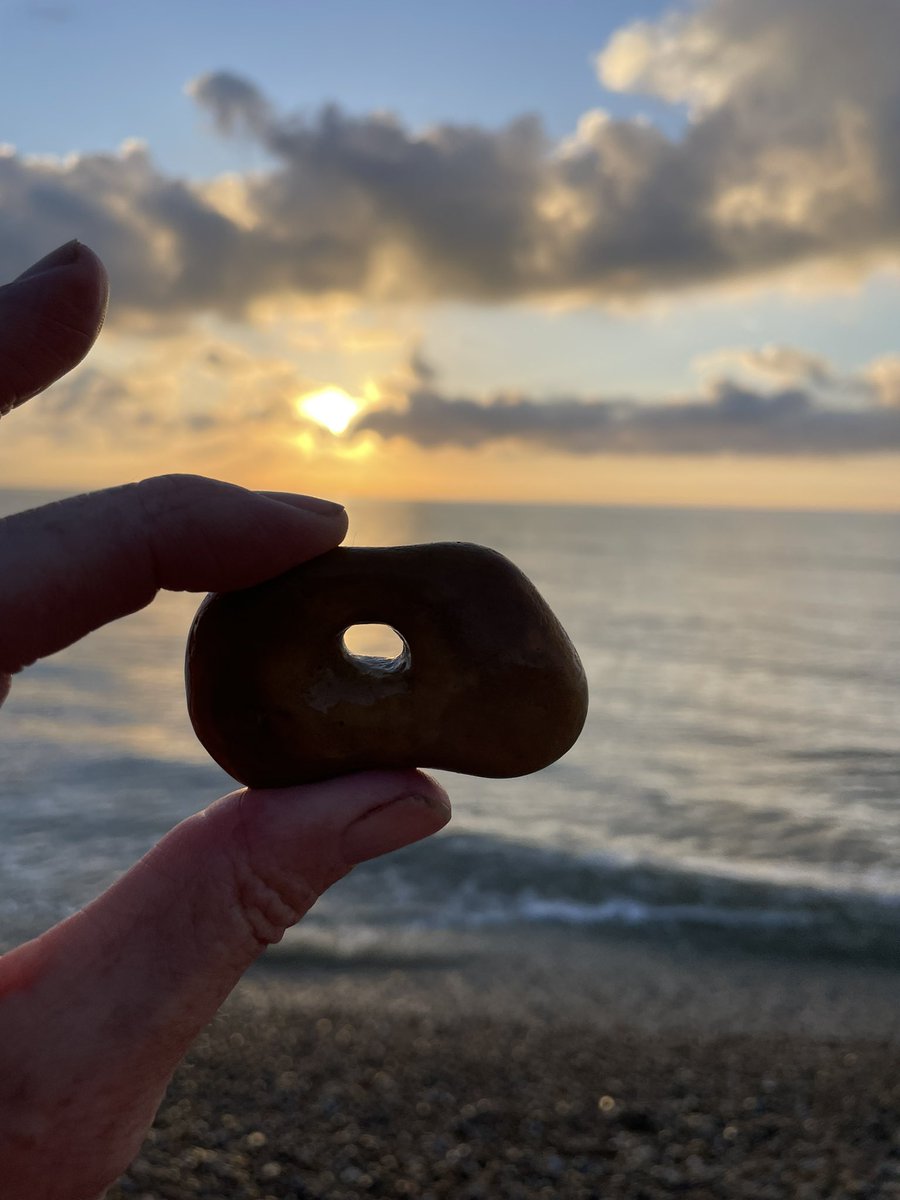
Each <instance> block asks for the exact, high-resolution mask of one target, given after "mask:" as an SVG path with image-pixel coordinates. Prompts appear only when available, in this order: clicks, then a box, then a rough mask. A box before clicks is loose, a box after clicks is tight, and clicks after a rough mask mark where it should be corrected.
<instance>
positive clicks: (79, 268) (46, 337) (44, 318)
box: [0, 241, 109, 414]
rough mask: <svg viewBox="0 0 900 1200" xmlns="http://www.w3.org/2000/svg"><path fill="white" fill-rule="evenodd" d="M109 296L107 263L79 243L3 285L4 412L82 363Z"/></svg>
mask: <svg viewBox="0 0 900 1200" xmlns="http://www.w3.org/2000/svg"><path fill="white" fill-rule="evenodd" d="M108 298H109V282H108V280H107V277H106V270H105V268H104V266H103V263H101V261H100V259H99V258H98V257H97V256H96V254H94V252H93V250H89V249H88V247H87V246H84V245H82V244H81V243H80V242H77V241H75V242H67V243H66V245H64V246H60V247H58V249H56V250H54V251H53V252H52V253H51V254H48V255H47V256H46V257H45V258H42V259H41V260H40V262H36V263H35V264H34V265H33V266H31V267H29V268H28V270H27V271H24V272H23V273H22V274H21V275H20V276H19V277H18V279H14V280H13V281H12V283H7V284H6V285H5V286H3V287H0V414H4V413H7V412H9V411H10V409H12V408H15V407H16V405H18V404H21V403H23V401H25V400H28V399H29V398H30V397H31V396H36V395H37V393H38V392H42V391H43V390H44V388H46V387H49V386H50V384H51V383H53V381H54V380H56V379H59V377H60V376H61V375H65V373H66V372H67V371H71V370H72V368H73V367H74V366H77V364H78V363H80V362H81V360H82V359H83V358H84V356H85V355H86V354H87V352H88V350H90V348H91V346H92V345H93V344H94V341H95V339H96V337H97V334H98V333H99V332H100V327H101V326H102V324H103V318H104V317H105V315H106V304H107V300H108Z"/></svg>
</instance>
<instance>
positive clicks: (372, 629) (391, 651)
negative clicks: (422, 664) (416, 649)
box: [341, 625, 409, 667]
mask: <svg viewBox="0 0 900 1200" xmlns="http://www.w3.org/2000/svg"><path fill="white" fill-rule="evenodd" d="M341 641H342V644H343V647H344V653H345V654H347V655H349V656H350V657H351V658H363V659H373V658H374V659H378V660H380V663H381V664H382V665H384V666H392V667H393V666H399V665H400V663H401V661H404V662H405V661H406V659H407V657H408V654H409V651H408V650H407V646H406V642H404V640H403V638H402V637H401V636H400V634H399V633H398V632H397V630H396V629H391V627H390V625H351V626H350V627H349V628H348V629H345V630H344V632H343V635H342V637H341Z"/></svg>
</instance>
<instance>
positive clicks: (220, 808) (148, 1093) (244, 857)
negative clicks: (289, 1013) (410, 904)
mask: <svg viewBox="0 0 900 1200" xmlns="http://www.w3.org/2000/svg"><path fill="white" fill-rule="evenodd" d="M449 817H450V807H449V802H448V800H447V798H446V795H445V794H444V792H443V790H442V789H441V788H440V787H439V786H438V784H436V783H435V782H434V781H433V780H431V779H430V778H428V776H426V775H424V774H422V773H421V772H418V771H413V770H402V771H401V770H398V771H373V772H364V773H360V774H357V775H350V776H347V777H345V778H342V779H335V780H330V781H328V782H326V783H320V784H314V785H309V786H305V787H297V788H285V789H278V790H270V791H256V790H252V789H250V790H243V791H238V792H233V793H232V794H231V795H229V796H225V797H224V798H223V799H221V800H219V801H217V802H216V803H215V804H213V805H211V806H210V807H209V808H207V809H206V810H204V811H203V812H201V813H198V814H196V815H195V816H193V817H190V818H189V819H188V820H186V821H184V822H182V823H181V824H180V825H178V826H177V827H176V828H175V829H173V830H172V832H171V833H169V834H168V835H167V836H166V837H165V838H164V839H163V840H162V841H161V842H160V843H159V844H158V845H157V846H156V847H155V848H154V849H153V850H151V851H150V853H149V854H148V855H147V856H146V857H145V858H143V859H142V860H141V861H140V862H139V863H138V864H137V865H136V866H135V867H134V868H132V870H131V871H129V872H128V873H127V874H125V875H124V876H123V877H122V878H121V879H120V880H119V881H118V882H117V883H116V884H114V885H113V887H111V888H110V889H109V890H108V891H107V892H105V893H104V894H103V895H102V896H101V897H100V898H99V899H98V900H96V901H94V903H93V904H91V905H89V906H88V907H87V908H86V909H84V910H83V911H82V912H80V913H78V914H76V915H75V916H74V917H71V918H70V919H69V920H67V921H64V922H63V923H62V924H60V925H57V926H56V927H55V928H53V929H51V930H50V931H49V932H48V933H46V934H44V935H43V936H42V937H40V938H38V939H36V940H35V941H34V942H30V943H28V944H27V945H25V946H22V947H20V948H19V949H18V950H16V951H13V952H12V953H11V954H9V955H7V956H5V957H4V958H3V959H0V1023H2V1026H3V1033H4V1039H3V1045H0V1079H3V1080H4V1082H6V1081H10V1083H11V1084H13V1085H15V1084H19V1085H21V1089H20V1091H19V1093H18V1094H25V1095H28V1096H29V1097H31V1098H32V1104H33V1105H34V1104H37V1105H38V1106H39V1107H43V1108H44V1110H45V1111H47V1112H50V1113H52V1114H53V1123H52V1127H53V1131H54V1132H53V1136H52V1137H50V1138H49V1141H50V1143H52V1145H49V1144H48V1142H47V1141H44V1142H43V1144H42V1147H41V1161H40V1169H41V1171H42V1172H45V1173H46V1172H48V1171H49V1170H50V1164H51V1163H52V1162H53V1161H55V1155H56V1154H57V1153H58V1155H59V1159H60V1163H62V1164H65V1169H66V1171H67V1172H71V1171H72V1170H73V1164H75V1163H84V1164H85V1171H86V1172H87V1174H86V1175H85V1178H84V1186H85V1188H86V1189H87V1188H94V1189H95V1191H99V1190H101V1188H102V1187H104V1186H106V1185H107V1184H108V1183H109V1182H110V1181H111V1180H112V1179H114V1178H116V1176H117V1175H118V1174H120V1173H121V1171H122V1170H123V1169H124V1168H125V1166H126V1165H127V1164H128V1162H130V1160H131V1158H132V1157H133V1156H134V1154H135V1153H136V1152H137V1149H138V1147H139V1145H140V1142H141V1141H142V1139H143V1136H144V1132H145V1131H146V1129H147V1127H148V1126H149V1124H150V1123H151V1122H152V1120H153V1116H154V1113H155V1111H156V1108H157V1106H158V1104H159V1102H160V1100H161V1098H162V1095H163V1093H164V1091H165V1087H166V1084H167V1083H168V1080H169V1077H170V1076H171V1074H172V1071H173V1070H174V1068H175V1067H176V1065H177V1064H178V1062H179V1060H180V1059H181V1057H182V1056H183V1055H184V1053H185V1051H186V1050H187V1048H188V1046H189V1045H190V1043H191V1041H192V1040H193V1039H194V1037H195V1036H196V1035H197V1033H198V1032H199V1031H200V1030H201V1029H202V1028H203V1026H204V1025H206V1024H207V1022H208V1021H209V1020H210V1019H211V1017H212V1016H213V1015H214V1013H215V1012H216V1010H217V1008H218V1007H219V1005H220V1004H221V1003H222V1001H223V1000H224V999H225V997H226V996H227V995H228V993H229V992H230V991H231V989H232V987H233V986H234V984H235V983H236V982H237V980H238V979H239V978H240V976H241V974H242V973H243V972H244V971H245V970H246V968H247V967H248V966H249V965H250V964H251V963H252V962H253V961H254V959H256V957H257V956H258V955H259V954H260V953H261V951H262V950H263V949H264V948H265V946H267V945H269V944H270V943H272V942H276V941H278V940H279V939H280V937H281V936H282V934H283V933H284V931H285V930H286V929H287V928H288V926H290V925H292V924H293V923H294V922H295V921H297V920H299V918H300V917H302V916H303V914H304V913H305V912H307V911H308V910H309V909H310V908H311V906H312V905H313V904H314V903H315V901H316V899H317V898H318V897H319V895H321V893H322V892H323V891H324V890H325V889H326V888H328V887H329V886H330V885H331V884H332V883H334V882H335V881H336V880H337V879H339V878H340V877H341V876H342V875H344V874H346V873H347V872H348V871H349V870H350V868H351V867H352V866H353V865H354V864H355V863H359V862H362V861H364V860H365V859H368V858H373V857H375V856H377V855H379V854H384V853H387V852H388V851H390V850H395V849H398V848H400V847H401V846H405V845H408V844H410V843H411V842H415V841H417V840H419V839H420V838H423V837H427V836H428V835H429V834H431V833H435V832H437V830H439V829H440V828H442V826H444V825H445V824H446V823H447V821H448V820H449ZM4 1046H5V1048H4ZM16 1090H17V1089H16V1086H13V1092H14V1093H15V1092H16ZM4 1091H5V1088H2V1087H0V1108H2V1107H3V1104H2V1099H3V1093H4ZM73 1096H77V1098H78V1100H77V1105H75V1106H73V1105H72V1103H71V1100H72V1097H73ZM66 1113H68V1114H70V1119H71V1121H72V1128H71V1129H68V1128H67V1125H66V1117H65V1114H66ZM2 1117H3V1121H0V1126H4V1125H6V1123H7V1121H8V1120H12V1125H13V1128H12V1135H11V1136H12V1138H13V1145H15V1144H16V1143H15V1124H16V1121H17V1120H18V1117H17V1115H16V1113H15V1112H13V1113H12V1114H9V1115H8V1114H7V1113H5V1112H4V1113H3V1114H2ZM26 1117H27V1114H26ZM32 1124H33V1119H32ZM91 1131H97V1134H96V1137H97V1141H98V1143H100V1144H98V1145H96V1146H92V1144H91V1143H92V1139H93V1137H94V1134H93V1133H92V1132H91ZM48 1136H49V1135H48ZM85 1139H87V1141H86V1140H85ZM3 1142H4V1134H3V1133H2V1132H0V1159H2V1160H3V1161H4V1163H5V1162H6V1161H7V1159H6V1157H4V1151H5V1150H7V1147H6V1146H4V1144H3ZM48 1156H49V1158H48ZM98 1163H100V1164H102V1165H101V1166H98ZM22 1170H23V1171H25V1170H26V1165H23V1166H22ZM23 1178H24V1176H23ZM15 1194H18V1193H15ZM23 1194H25V1193H23ZM27 1194H28V1195H34V1196H35V1197H38V1196H40V1195H42V1194H43V1193H41V1192H40V1190H37V1191H35V1192H33V1193H31V1192H29V1193H27ZM74 1194H76V1193H74V1192H73V1195H74ZM83 1194H85V1195H91V1194H95V1193H93V1192H91V1191H89V1190H86V1191H85V1192H84V1193H83Z"/></svg>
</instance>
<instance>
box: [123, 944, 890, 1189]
mask: <svg viewBox="0 0 900 1200" xmlns="http://www.w3.org/2000/svg"><path fill="white" fill-rule="evenodd" d="M898 996H900V972H897V970H896V969H895V968H888V967H878V966H874V965H872V964H868V965H865V964H860V963H857V964H853V963H852V962H847V961H844V962H841V963H829V962H824V961H819V960H809V961H803V960H798V959H797V958H796V956H794V957H778V956H777V955H771V954H770V955H764V954H747V953H741V952H738V951H734V952H733V953H732V952H725V951H723V950H722V949H721V948H719V949H717V950H715V951H713V950H710V949H709V948H708V947H707V948H702V947H699V946H698V945H697V944H690V943H685V942H672V941H665V940H659V939H657V940H650V939H647V938H640V937H638V938H634V937H626V936H612V935H610V936H608V937H604V938H597V937H591V938H587V937H584V936H581V935H578V934H577V933H572V932H570V931H557V932H553V931H540V932H538V933H535V932H534V931H522V932H520V933H519V934H517V935H512V934H509V933H504V934H492V935H489V936H488V935H485V934H478V935H468V936H463V937H455V938H444V939H435V938H434V937H432V936H429V937H428V938H427V940H426V939H425V938H424V937H422V938H418V939H411V940H410V941H408V942H407V943H406V944H403V943H399V944H398V943H395V944H394V945H393V946H392V947H390V948H385V947H384V946H381V947H378V946H374V947H369V948H368V949H366V950H357V952H355V953H353V954H349V953H348V954H346V955H343V956H339V957H338V958H335V957H333V956H330V955H324V954H322V953H319V954H317V953H316V952H315V949H314V947H312V946H311V945H304V943H303V942H302V940H301V941H298V942H297V943H295V944H293V945H291V946H288V947H286V948H285V949H284V950H283V951H281V952H279V953H277V954H273V955H272V956H271V957H269V958H267V959H266V960H264V961H263V963H262V964H261V965H260V967H259V968H258V969H257V970H255V971H254V972H253V973H252V975H251V976H250V977H248V979H247V980H246V981H245V983H244V984H243V985H242V987H241V988H240V989H239V991H238V993H237V994H236V995H235V997H234V998H233V999H232V1000H231V1001H230V1002H229V1004H228V1005H227V1006H226V1008H225V1010H224V1011H223V1013H222V1015H221V1016H220V1018H219V1019H218V1021H217V1022H216V1023H215V1025H214V1026H213V1027H212V1028H211V1029H210V1030H209V1031H208V1032H207V1033H206V1034H205V1035H204V1036H203V1037H202V1038H201V1040H200V1041H199V1043H198V1044H197V1045H196V1047H195V1048H194V1050H193V1051H192V1053H191V1055H190V1056H189V1058H188V1059H187V1060H186V1062H185V1064H184V1065H183V1066H182V1068H181V1069H180V1071H179V1072H178V1074H177V1075H176V1077H175V1079H174V1081H173V1083H172V1086H171V1088H170V1091H169V1094H168V1097H167V1100H166V1102H165V1104H164V1106H163V1108H162V1109H161V1111H160V1114H159V1116H158V1118H157V1122H156V1125H155V1127H154V1130H153V1131H152V1134H151V1137H150V1139H149V1140H148V1141H147V1143H146V1144H145V1146H144V1148H143V1150H142V1153H141V1155H140V1157H139V1158H138V1159H137V1161H136V1162H135V1163H134V1165H133V1166H132V1168H131V1170H130V1171H129V1172H128V1174H127V1175H126V1176H125V1178H124V1179H123V1180H122V1181H121V1182H120V1184H119V1185H118V1186H117V1187H116V1188H115V1189H113V1190H112V1191H111V1192H110V1193H109V1196H110V1200H124V1198H125V1197H135V1196H137V1197H141V1198H142V1200H150V1198H151V1197H152V1198H153V1200H156V1198H159V1200H182V1198H184V1200H187V1198H188V1197H198V1196H199V1197H210V1198H212V1197H216V1198H217V1200H224V1198H228V1200H244V1198H247V1200H249V1198H251V1197H252V1198H273V1200H289V1198H290V1200H293V1198H298V1200H300V1198H303V1200H306V1198H312V1197H315V1198H316V1200H320V1198H321V1200H326V1198H327V1200H338V1198H341V1200H356V1198H357V1197H365V1196H382V1197H403V1196H405V1197H414V1198H416V1200H432V1198H435V1197H451V1198H453V1200H476V1198H479V1200H480V1198H482V1197H484V1198H486V1200H491V1198H494V1197H497V1198H503V1197H516V1198H523V1200H524V1198H526V1197H528V1198H530V1197H541V1198H542V1200H556V1198H560V1200H569V1198H571V1200H593V1198H596V1200H616V1198H618V1197H629V1198H634V1200H651V1198H656V1197H668V1196H676V1195H689V1196H691V1197H693V1198H695V1200H704V1198H705V1197H717V1198H718V1197H723V1198H724V1197H729V1198H741V1197H748V1198H749V1197H753V1200H781V1198H784V1200H826V1198H831V1197H834V1198H835V1200H837V1198H838V1197H854V1196H861V1197H866V1198H867V1200H869V1198H873V1197H879V1198H880V1197H891V1196H896V1197H900V1157H898V1155H900V1120H898V1115H900V1020H898V1012H897V1010H898V1009H900V1005H898V1004H897V998H898Z"/></svg>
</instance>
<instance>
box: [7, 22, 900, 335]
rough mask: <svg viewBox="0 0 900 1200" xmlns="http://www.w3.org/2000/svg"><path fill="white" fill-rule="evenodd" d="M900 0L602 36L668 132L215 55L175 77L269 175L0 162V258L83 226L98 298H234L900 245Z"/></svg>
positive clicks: (506, 283)
mask: <svg viewBox="0 0 900 1200" xmlns="http://www.w3.org/2000/svg"><path fill="white" fill-rule="evenodd" d="M898 45H900V3H896V2H895V0H853V3H852V4H851V3H848V2H847V0H791V2H790V3H785V0H705V2H704V3H699V4H692V5H690V6H689V7H687V6H686V7H685V8H684V9H683V11H681V12H679V13H676V14H675V15H670V16H669V17H666V18H663V19H661V20H660V21H658V22H656V23H647V22H643V23H638V24H636V25H633V26H631V27H629V28H626V29H624V30H623V31H621V32H620V33H619V34H617V35H616V36H615V37H614V38H613V39H612V40H611V42H610V43H609V45H608V46H607V47H606V49H605V51H604V52H603V54H602V55H600V56H599V59H598V69H599V71H600V74H601V77H602V78H603V80H604V81H605V82H606V84H607V85H608V86H610V87H614V88H618V89H620V90H623V91H632V92H648V93H652V94H654V95H656V96H661V97H663V98H664V99H666V100H669V101H671V102H673V103H675V104H679V105H683V106H685V108H686V109H687V110H688V112H689V114H690V119H689V121H688V122H687V124H686V126H685V129H684V132H683V133H682V134H681V135H680V136H678V137H676V138H672V137H669V136H667V135H666V134H664V133H663V132H661V131H660V130H659V129H657V128H655V127H653V126H652V125H650V124H648V123H647V122H643V121H639V120H612V119H609V118H608V117H606V116H604V115H603V114H602V113H599V112H591V113H588V114H586V115H585V116H584V118H583V119H582V121H581V122H580V124H579V127H578V131H577V133H576V134H575V135H573V137H571V138H569V139H566V140H565V141H562V142H553V141H551V140H550V139H549V138H548V137H547V136H546V133H545V132H544V130H543V128H542V126H541V123H540V121H539V120H538V119H537V118H535V117H529V116H526V117H522V118H521V119H520V120H517V121H514V122H512V123H511V124H509V125H507V126H506V127H504V128H500V129H482V128H478V127H475V126H471V125H467V126H462V125H451V124H443V125H439V126H436V127H434V128H432V129H428V130H424V131H413V130H411V129H409V128H407V127H406V126H404V125H403V124H402V123H401V122H400V121H399V120H397V119H396V118H394V117H392V116H390V115H387V114H383V113H376V114H370V115H367V116H361V117H354V116H350V115H348V114H347V113H345V112H343V111H342V110H341V109H340V108H338V107H335V106H329V107H326V108H324V109H322V110H321V111H319V112H318V113H315V114H312V115H309V114H306V115H304V114H298V115H284V114H280V113H278V112H276V111H275V110H274V109H273V108H272V106H271V105H270V104H269V102H268V101H267V99H266V98H265V96H264V95H263V93H262V92H261V91H260V90H259V88H257V87H256V86H255V85H254V84H253V83H252V82H251V81H248V80H246V79H243V78H241V77H240V76H237V75H235V74H233V73H230V72H225V71H218V72H213V73H210V74H207V75H205V76H203V77H202V78H200V79H198V80H196V81H195V82H194V83H193V84H192V85H191V86H190V88H189V91H190V93H191V95H192V97H193V99H194V101H195V103H196V104H198V105H199V106H200V107H201V108H202V109H203V110H204V111H205V112H206V113H208V114H209V116H210V118H211V121H212V125H213V127H214V128H215V129H216V130H217V131H218V132H219V133H220V134H221V135H223V136H226V137H228V136H234V137H239V138H244V139H246V138H250V139H252V140H253V141H254V143H255V144H257V145H258V146H259V147H261V149H262V151H263V152H264V154H265V161H266V163H267V166H266V168H265V169H264V170H259V171H256V172H253V173H247V174H244V175H236V176H235V177H234V178H232V179H231V180H230V181H217V182H210V183H207V184H201V183H196V182H192V183H189V182H186V181H183V180H178V179H173V178H170V177H167V176H166V175H165V174H164V173H163V172H162V171H160V170H159V169H158V167H156V166H155V165H154V163H153V161H152V160H151V158H150V157H149V155H148V154H147V152H146V151H144V150H142V149H140V148H138V147H130V148H128V149H127V151H126V152H125V153H123V154H121V155H102V154H85V155H81V156H78V157H75V158H73V159H71V160H68V159H67V160H64V161H56V162H48V161H47V160H30V159H27V158H22V157H17V156H15V155H9V154H7V155H6V156H5V157H3V158H2V159H0V270H2V271H5V272H7V273H11V272H13V271H14V270H16V269H21V268H22V267H23V266H24V265H25V264H26V263H27V262H28V261H29V257H35V258H36V257H38V256H39V255H40V254H42V253H43V252H45V251H46V249H47V248H48V247H50V246H52V245H54V244H55V243H56V242H59V241H65V240H67V239H68V238H70V237H72V236H74V235H77V236H79V237H82V238H84V239H85V240H86V241H88V242H90V243H91V244H92V245H94V246H95V247H96V249H97V250H98V251H99V252H100V253H101V254H102V255H103V256H104V258H105V259H107V261H108V262H109V266H110V269H111V274H112V277H113V283H114V289H115V307H114V309H113V315H114V317H115V315H116V314H117V313H125V312H127V311H129V310H131V311H133V312H141V313H150V314H153V315H154V316H156V317H172V318H177V317H178V316H179V315H183V314H185V313H190V312H198V311H203V310H211V309H213V310H219V311H223V312H226V313H229V314H237V313H240V312H242V311H243V310H245V308H246V306H247V305H248V304H249V303H251V302H252V301H254V300H255V299H257V298H260V297H265V296H271V295H276V294H279V293H283V292H291V291H293V292H297V293H303V294H307V295H315V294H318V293H322V292H326V291H334V290H338V291H343V292H348V293H352V294H355V295H359V296H367V297H379V298H383V297H404V298H410V297H415V298H424V299H428V298H448V297H450V298H453V297H455V298H468V299H478V300H488V301H504V300H518V299H523V298H548V299H551V298H558V297H560V296H565V297H571V296H577V297H580V298H583V299H595V300H598V301H606V300H613V299H623V298H624V299H629V298H630V299H636V298H640V297H643V296H645V295H648V294H650V293H653V292H658V291H664V290H671V289H676V288H683V287H691V286H708V285H715V284H728V283H730V282H733V281H738V280H743V279H747V278H753V277H762V276H764V275H766V274H771V273H773V272H775V273H777V272H779V271H782V270H783V269H785V268H787V267H790V266H792V265H797V264H802V263H807V262H816V263H829V264H832V265H835V266H838V267H840V268H842V269H843V270H846V271H854V272H856V273H860V272H864V271H865V270H867V269H868V268H869V267H870V266H871V264H872V263H873V262H875V261H883V260H884V257H885V256H896V255H897V254H898V253H900V76H898V73H897V69H896V47H897V46H898Z"/></svg>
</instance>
